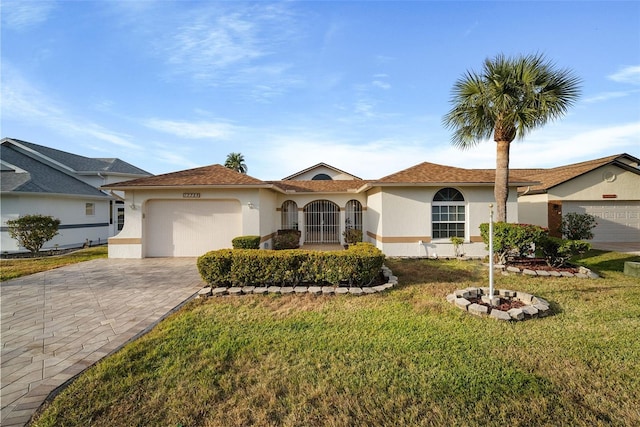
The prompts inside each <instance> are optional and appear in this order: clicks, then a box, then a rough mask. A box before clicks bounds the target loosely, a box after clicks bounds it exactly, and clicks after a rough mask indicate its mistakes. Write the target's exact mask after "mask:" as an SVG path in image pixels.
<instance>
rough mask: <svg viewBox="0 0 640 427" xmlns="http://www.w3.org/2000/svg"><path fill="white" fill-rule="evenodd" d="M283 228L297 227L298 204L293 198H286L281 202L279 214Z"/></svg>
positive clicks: (291, 228) (292, 228) (295, 228)
mask: <svg viewBox="0 0 640 427" xmlns="http://www.w3.org/2000/svg"><path fill="white" fill-rule="evenodd" d="M280 221H281V223H282V229H283V230H297V229H298V205H297V204H296V202H294V201H293V200H287V201H286V202H284V203H283V204H282V212H281V216H280Z"/></svg>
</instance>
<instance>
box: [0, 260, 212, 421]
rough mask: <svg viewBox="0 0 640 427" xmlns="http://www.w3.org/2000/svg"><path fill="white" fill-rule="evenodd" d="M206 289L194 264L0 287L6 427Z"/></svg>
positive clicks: (96, 268)
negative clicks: (203, 288)
mask: <svg viewBox="0 0 640 427" xmlns="http://www.w3.org/2000/svg"><path fill="white" fill-rule="evenodd" d="M203 285H204V283H203V282H202V279H201V278H200V275H199V274H198V270H197V267H196V260H195V258H146V259H135V260H121V259H97V260H93V261H88V262H84V263H79V264H74V265H71V266H67V267H62V268H58V269H55V270H51V271H47V272H43V273H37V274H33V275H30V276H25V277H21V278H18V279H14V280H9V281H6V282H2V283H1V285H0V313H1V318H0V321H1V322H2V324H1V332H2V337H1V346H2V348H1V357H2V359H1V360H2V362H1V365H0V377H1V383H2V384H1V387H2V388H1V389H0V401H1V406H2V408H1V410H0V412H1V414H0V418H1V422H0V424H1V425H2V426H4V427H10V426H24V425H25V424H26V423H27V422H28V421H29V419H30V418H31V416H32V415H33V413H34V412H35V411H36V410H37V409H38V407H39V406H40V405H41V404H42V403H43V402H44V400H45V399H46V398H47V397H48V395H49V393H51V392H52V391H53V390H55V389H56V388H57V387H59V386H60V385H62V384H63V383H65V382H66V381H67V380H69V379H70V378H73V377H74V376H75V375H77V374H79V373H80V372H82V371H83V370H85V369H86V368H87V367H89V366H91V365H92V364H94V363H95V362H97V361H98V360H100V359H101V358H103V357H105V356H106V355H108V354H110V353H112V352H113V351H115V350H117V349H118V348H120V347H121V346H122V345H124V344H125V343H126V342H127V341H129V340H131V339H133V338H135V337H136V336H138V335H139V334H141V333H143V331H145V330H147V329H148V328H150V327H152V326H153V325H154V324H155V323H156V322H157V321H158V320H160V319H162V318H163V317H164V316H165V315H166V314H168V313H169V312H171V311H172V310H173V309H174V308H175V307H176V306H179V305H180V304H181V303H182V302H184V301H185V300H187V299H188V298H190V297H191V296H193V295H194V294H195V293H196V292H197V291H198V290H199V289H200V288H202V286H203Z"/></svg>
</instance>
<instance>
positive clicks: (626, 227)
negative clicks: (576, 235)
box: [513, 154, 640, 248]
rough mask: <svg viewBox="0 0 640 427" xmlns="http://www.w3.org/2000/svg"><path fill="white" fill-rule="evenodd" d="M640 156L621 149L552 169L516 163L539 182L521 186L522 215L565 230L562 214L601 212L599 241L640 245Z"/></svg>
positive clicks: (552, 230)
mask: <svg viewBox="0 0 640 427" xmlns="http://www.w3.org/2000/svg"><path fill="white" fill-rule="evenodd" d="M639 163H640V160H639V159H638V158H636V157H634V156H630V155H629V154H619V155H614V156H609V157H604V158H601V159H596V160H591V161H587V162H581V163H575V164H571V165H567V166H560V167H556V168H552V169H515V170H513V172H515V173H517V174H519V175H521V176H525V177H527V178H529V179H530V180H532V181H538V182H539V184H538V185H531V186H522V187H520V188H519V189H518V192H519V196H518V216H519V221H520V222H524V223H531V224H537V225H541V226H543V227H548V228H549V231H550V233H551V234H552V235H556V236H559V232H558V230H559V226H560V224H561V222H562V216H563V215H566V214H568V213H570V212H577V213H588V214H592V215H595V216H596V217H597V218H598V219H597V222H598V225H597V226H596V228H594V230H593V232H594V237H593V240H592V241H593V242H631V243H637V244H638V247H639V248H640V168H639Z"/></svg>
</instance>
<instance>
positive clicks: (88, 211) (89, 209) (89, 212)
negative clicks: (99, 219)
mask: <svg viewBox="0 0 640 427" xmlns="http://www.w3.org/2000/svg"><path fill="white" fill-rule="evenodd" d="M84 214H85V215H86V216H94V215H95V214H96V204H95V203H85V204H84Z"/></svg>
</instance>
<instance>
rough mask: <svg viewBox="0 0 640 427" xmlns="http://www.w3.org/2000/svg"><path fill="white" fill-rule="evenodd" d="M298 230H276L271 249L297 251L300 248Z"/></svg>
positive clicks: (299, 232)
mask: <svg viewBox="0 0 640 427" xmlns="http://www.w3.org/2000/svg"><path fill="white" fill-rule="evenodd" d="M300 235H301V231H300V230H278V232H277V233H276V235H275V236H274V237H273V249H275V250H282V249H297V248H299V247H300Z"/></svg>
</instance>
